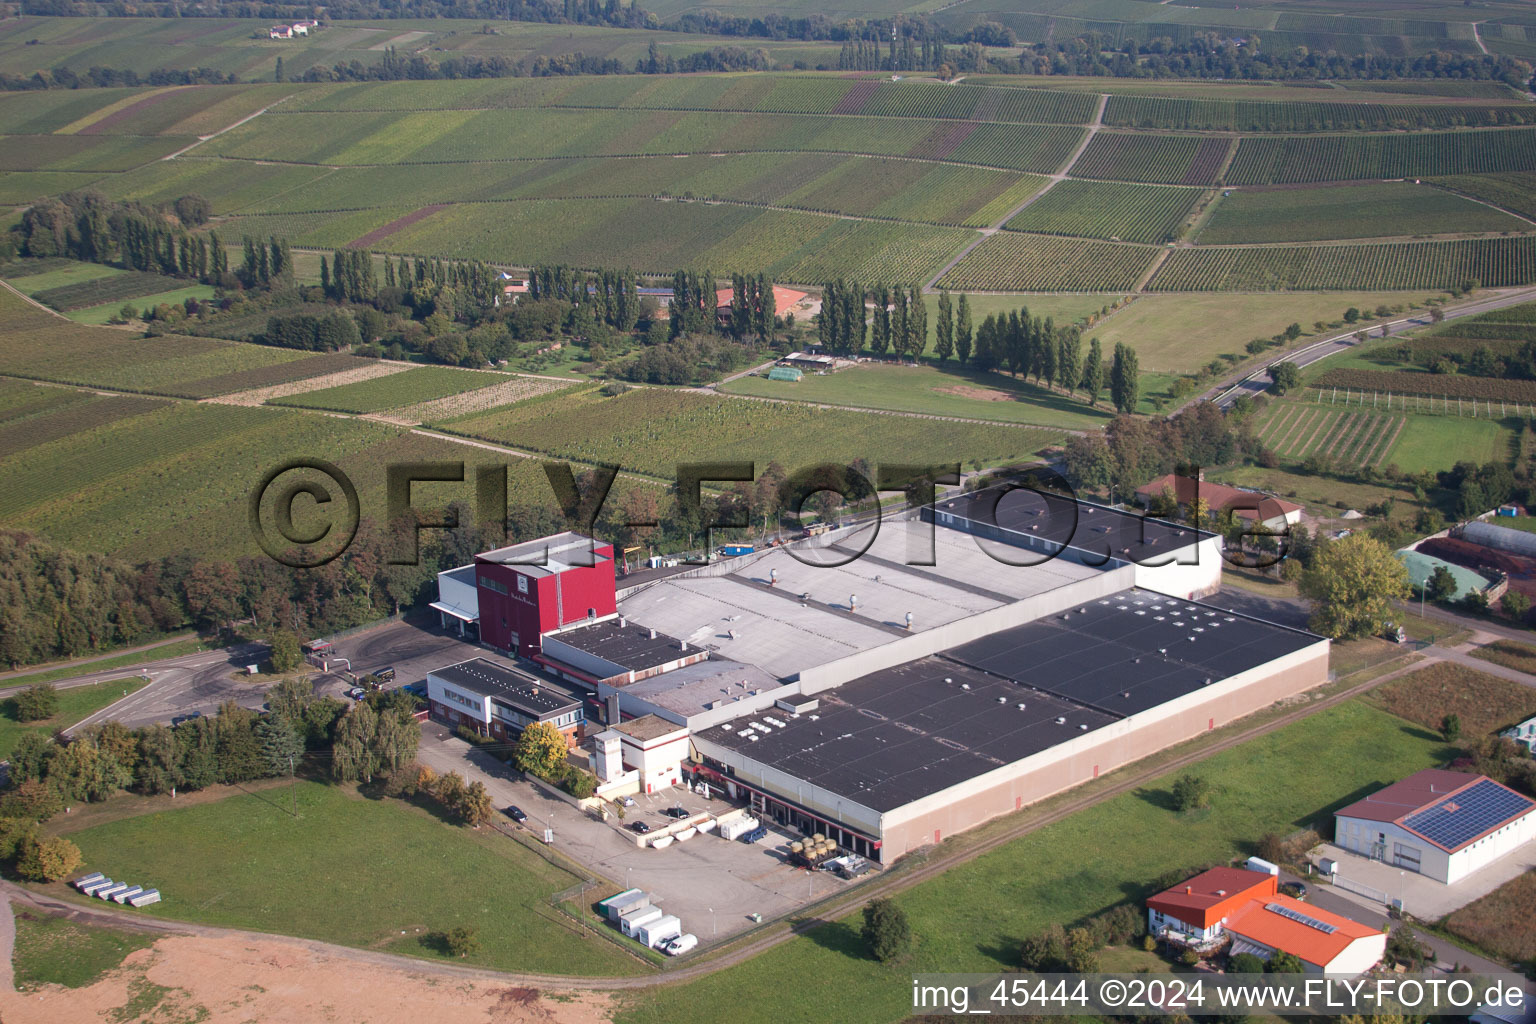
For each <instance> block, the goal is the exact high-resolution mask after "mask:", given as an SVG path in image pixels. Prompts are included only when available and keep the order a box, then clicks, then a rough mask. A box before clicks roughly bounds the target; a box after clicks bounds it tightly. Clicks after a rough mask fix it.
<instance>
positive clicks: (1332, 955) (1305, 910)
mask: <svg viewBox="0 0 1536 1024" xmlns="http://www.w3.org/2000/svg"><path fill="white" fill-rule="evenodd" d="M1227 932H1228V933H1229V934H1230V935H1231V936H1232V948H1231V949H1230V951H1229V952H1231V953H1233V954H1237V953H1252V954H1253V955H1254V956H1256V957H1258V958H1259V959H1261V960H1268V959H1269V958H1270V957H1272V956H1274V955H1275V953H1277V952H1284V953H1290V954H1291V955H1292V956H1294V957H1296V959H1298V960H1300V961H1301V963H1302V966H1303V967H1305V968H1306V969H1307V971H1308V972H1309V973H1313V974H1337V975H1341V976H1345V977H1354V976H1355V975H1357V974H1364V973H1365V972H1366V971H1368V970H1370V969H1371V968H1372V967H1375V966H1376V965H1377V964H1378V963H1380V962H1381V958H1382V957H1384V956H1386V954H1387V933H1386V932H1384V931H1382V930H1381V929H1380V928H1373V927H1371V926H1370V925H1364V924H1361V923H1360V922H1358V921H1351V920H1350V919H1349V918H1347V917H1343V916H1341V915H1339V914H1335V913H1331V912H1330V911H1327V910H1323V909H1321V908H1319V907H1314V906H1312V905H1311V904H1310V903H1303V902H1301V901H1300V900H1293V899H1291V898H1290V897H1289V896H1280V895H1276V896H1271V897H1269V898H1268V899H1256V900H1249V901H1248V902H1247V903H1246V904H1244V905H1243V906H1242V907H1241V908H1239V909H1238V910H1237V911H1236V912H1235V913H1233V914H1232V916H1231V917H1230V918H1229V919H1228V920H1227Z"/></svg>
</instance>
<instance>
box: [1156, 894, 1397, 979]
mask: <svg viewBox="0 0 1536 1024" xmlns="http://www.w3.org/2000/svg"><path fill="white" fill-rule="evenodd" d="M1147 925H1148V931H1149V933H1150V934H1151V935H1152V936H1154V937H1156V938H1159V939H1163V940H1165V941H1168V942H1172V943H1174V944H1176V945H1180V946H1188V947H1191V948H1194V949H1197V950H1201V951H1209V950H1214V949H1216V948H1218V947H1219V946H1222V945H1224V944H1226V943H1230V944H1231V946H1230V948H1229V950H1228V952H1229V953H1234V954H1235V953H1252V954H1253V955H1255V956H1257V957H1259V958H1260V959H1261V960H1268V959H1269V958H1270V957H1272V956H1274V955H1275V953H1276V952H1286V953H1290V954H1292V955H1293V956H1295V957H1296V958H1297V959H1298V960H1300V961H1301V962H1302V964H1303V965H1305V966H1306V968H1307V970H1309V971H1316V972H1321V973H1326V974H1347V975H1356V974H1363V973H1364V972H1366V971H1368V970H1370V969H1371V968H1372V967H1374V966H1375V965H1376V964H1377V962H1378V961H1380V960H1381V958H1382V957H1383V956H1384V955H1385V954H1386V948H1387V936H1386V933H1384V932H1382V931H1381V930H1380V929H1376V928H1372V927H1369V926H1368V925H1363V924H1360V923H1358V922H1356V921H1351V920H1350V919H1349V918H1347V917H1340V916H1339V915H1338V914H1333V913H1329V912H1328V911H1324V910H1319V909H1317V908H1315V907H1312V906H1310V905H1308V904H1305V903H1302V902H1300V901H1298V900H1293V899H1291V898H1290V897H1288V896H1282V895H1280V892H1279V879H1278V878H1277V877H1276V876H1274V875H1271V874H1269V873H1267V872H1264V871H1248V870H1245V869H1242V868H1212V869H1210V870H1209V871H1202V872H1201V873H1200V874H1198V875H1196V876H1195V877H1194V878H1191V879H1189V880H1188V881H1186V882H1183V883H1181V884H1179V885H1176V886H1174V887H1173V888H1171V889H1168V890H1165V891H1164V892H1160V893H1158V894H1157V895H1156V896H1153V897H1152V898H1151V899H1149V900H1147Z"/></svg>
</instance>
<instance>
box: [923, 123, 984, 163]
mask: <svg viewBox="0 0 1536 1024" xmlns="http://www.w3.org/2000/svg"><path fill="white" fill-rule="evenodd" d="M977 123H978V122H976V121H955V122H952V123H950V124H947V125H940V126H939V127H937V128H935V129H934V130H933V131H931V132H929V133H928V137H927V138H925V139H924V140H923V141H922V142H920V143H918V144H917V145H916V146H913V147H912V148H911V149H909V150H907V155H908V156H924V157H928V158H930V159H933V160H943V159H946V158H947V157H948V156H949V155H950V154H951V153H953V152H954V151H955V150H957V149H959V148H960V144H961V143H963V142H964V141H965V140H966V139H968V138H970V137H971V132H973V131H975V130H976V125H977Z"/></svg>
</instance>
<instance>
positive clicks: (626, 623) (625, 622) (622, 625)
mask: <svg viewBox="0 0 1536 1024" xmlns="http://www.w3.org/2000/svg"><path fill="white" fill-rule="evenodd" d="M627 625H629V623H628V622H627V621H625V619H624V616H622V615H620V616H619V628H620V629H623V628H624V627H625V626H627Z"/></svg>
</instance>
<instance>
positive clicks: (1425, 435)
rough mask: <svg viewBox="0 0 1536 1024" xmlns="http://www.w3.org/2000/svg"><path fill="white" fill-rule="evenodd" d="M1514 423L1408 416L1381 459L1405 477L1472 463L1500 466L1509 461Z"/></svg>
mask: <svg viewBox="0 0 1536 1024" xmlns="http://www.w3.org/2000/svg"><path fill="white" fill-rule="evenodd" d="M1515 422H1516V421H1502V420H1488V419H1475V418H1473V417H1471V416H1465V417H1462V416H1409V417H1408V425H1407V426H1405V427H1404V428H1403V432H1402V433H1401V434H1399V435H1398V438H1397V443H1396V444H1394V445H1393V446H1392V450H1391V451H1390V452H1388V453H1387V455H1386V458H1385V459H1383V460H1382V461H1383V463H1384V464H1385V465H1389V466H1390V465H1392V464H1394V463H1395V464H1396V465H1397V468H1398V469H1400V470H1402V471H1403V472H1405V473H1419V472H1422V471H1424V470H1441V469H1450V468H1451V466H1453V465H1454V464H1455V463H1457V462H1461V461H1463V460H1471V461H1472V462H1476V463H1478V464H1479V465H1481V464H1482V463H1484V462H1497V463H1500V464H1503V463H1505V462H1508V461H1509V443H1510V438H1511V437H1512V436H1513V430H1514V429H1515V428H1514V426H1513V424H1514V423H1515Z"/></svg>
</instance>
